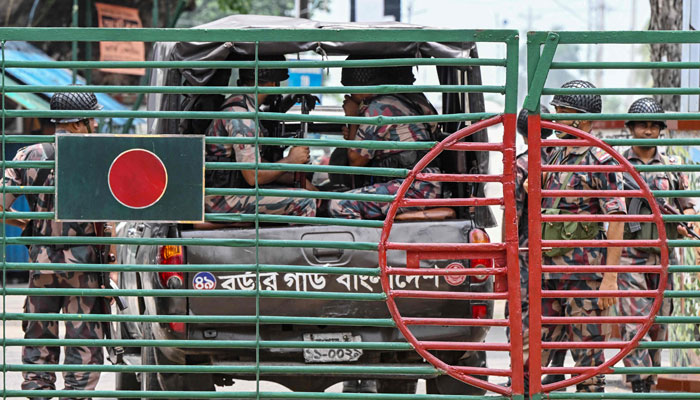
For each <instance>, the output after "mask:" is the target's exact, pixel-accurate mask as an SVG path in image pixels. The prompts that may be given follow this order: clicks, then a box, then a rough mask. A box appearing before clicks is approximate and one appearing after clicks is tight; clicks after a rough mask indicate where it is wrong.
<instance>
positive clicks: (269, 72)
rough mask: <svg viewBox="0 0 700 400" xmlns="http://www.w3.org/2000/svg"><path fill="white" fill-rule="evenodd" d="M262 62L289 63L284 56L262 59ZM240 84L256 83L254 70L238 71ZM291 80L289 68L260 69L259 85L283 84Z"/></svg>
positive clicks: (244, 69) (243, 69)
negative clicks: (266, 83)
mask: <svg viewBox="0 0 700 400" xmlns="http://www.w3.org/2000/svg"><path fill="white" fill-rule="evenodd" d="M260 61H287V59H286V58H285V57H284V56H267V57H260ZM238 79H239V84H240V82H241V81H243V82H253V81H255V69H254V68H241V69H240V70H239V71H238ZM287 79H289V72H288V71H287V68H258V83H263V82H282V81H286V80H287Z"/></svg>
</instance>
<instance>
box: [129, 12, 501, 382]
mask: <svg viewBox="0 0 700 400" xmlns="http://www.w3.org/2000/svg"><path fill="white" fill-rule="evenodd" d="M385 25H386V24H384V25H382V26H385ZM261 26H264V27H266V28H285V29H290V28H291V29H293V28H304V29H310V27H315V28H318V29H354V28H357V26H353V24H344V25H342V26H339V25H338V24H333V25H330V26H325V25H323V24H322V23H317V22H314V21H307V20H298V19H285V18H279V17H274V18H273V17H262V16H249V15H245V16H231V17H227V18H224V19H222V20H219V21H214V22H212V23H209V24H207V25H204V26H202V27H200V28H208V29H220V28H229V29H230V28H240V29H246V28H248V27H258V28H259V27H261ZM362 27H363V28H366V27H367V26H366V25H362ZM389 27H392V28H396V27H409V28H416V26H413V25H404V24H390V25H389ZM376 29H382V27H381V26H377V27H376ZM251 46H252V45H251V44H249V43H235V45H233V44H232V43H156V44H155V47H154V51H153V54H154V56H153V59H154V60H156V61H160V60H187V61H191V60H200V59H206V60H210V61H214V60H217V59H220V60H227V59H235V58H236V57H238V56H245V55H248V56H249V55H250V53H251V51H253V50H252V47H251ZM260 46H261V47H260V50H261V51H264V52H265V53H266V54H272V53H274V52H277V54H287V55H294V54H296V53H299V52H303V51H308V50H316V51H317V52H324V53H325V54H328V55H350V54H355V55H357V54H366V53H367V52H371V51H373V49H375V48H376V47H377V46H376V44H374V43H337V42H334V43H324V42H313V43H283V45H281V44H280V43H265V42H261V43H260ZM224 50H225V51H224ZM381 51H384V52H386V53H387V54H389V53H391V54H393V55H394V56H397V55H399V56H400V55H404V56H405V57H415V56H416V54H421V56H422V57H440V58H447V57H455V58H457V57H462V58H467V57H471V58H475V57H478V54H477V50H476V46H475V44H474V43H449V44H447V43H432V42H431V43H428V42H426V43H409V44H407V43H382V49H381ZM421 68H435V67H433V66H428V67H421ZM217 71H218V72H216V73H213V72H212V70H207V69H205V68H198V69H186V68H182V69H177V68H172V69H162V68H156V69H154V70H153V71H152V74H151V83H152V84H153V85H182V84H186V85H220V82H222V79H223V81H228V77H223V78H222V77H221V76H219V75H220V74H221V73H222V72H221V71H222V70H217ZM223 71H225V72H226V71H227V70H223ZM227 72H228V73H229V74H230V73H231V71H230V70H228V71H227ZM437 76H438V78H439V81H440V84H459V85H466V84H469V85H479V84H481V76H480V70H479V67H475V66H470V67H439V68H437ZM309 91H313V88H309ZM197 99H199V100H201V98H198V97H197V95H195V96H184V95H179V94H157V95H152V96H149V99H148V103H149V110H163V111H178V110H180V111H181V110H186V109H189V110H192V109H196V107H195V106H193V105H196V104H201V102H200V103H197V101H196V100H197ZM214 100H216V99H214ZM483 110H484V99H483V94H481V93H445V94H443V101H442V113H461V112H483ZM148 125H149V133H153V134H155V133H162V132H181V133H182V129H183V128H182V127H183V126H190V127H191V124H189V125H188V124H187V121H185V120H178V119H150V120H149V123H148ZM441 125H442V131H443V132H446V133H451V132H455V131H457V130H458V129H461V128H462V127H464V126H466V123H465V122H445V123H442V124H441ZM294 129H295V128H294V126H293V124H289V127H288V129H287V130H288V131H294ZM308 130H309V132H319V131H320V132H322V133H324V134H333V132H335V133H339V132H340V126H336V127H332V126H329V124H313V123H311V124H309V126H308ZM467 140H469V141H487V135H486V132H485V131H481V132H478V133H475V134H473V135H471V136H469V137H468V138H467ZM440 157H441V158H442V165H447V166H449V167H447V168H443V169H445V170H446V171H445V172H448V173H454V174H486V173H488V153H487V152H464V151H461V152H444V153H443V154H442V155H441V156H440ZM442 196H443V197H447V198H449V197H460V198H463V197H470V196H474V197H483V196H484V194H483V184H481V183H463V182H453V183H448V184H445V185H444V188H443V193H442ZM442 211H445V210H444V208H443V210H442ZM446 211H447V214H446V215H447V217H445V214H444V213H438V214H440V215H441V216H440V220H430V218H418V219H417V220H416V219H415V218H405V219H404V220H402V219H400V218H398V217H397V220H396V222H395V224H394V227H393V229H392V232H391V236H390V240H392V241H396V242H407V243H430V242H440V243H455V244H461V243H470V242H475V241H476V242H483V241H486V240H488V235H486V233H485V231H484V229H485V228H487V227H492V226H494V219H493V216H492V215H491V213H490V211H489V210H488V208H487V207H453V208H447V210H446ZM118 234H119V235H120V236H124V237H129V238H183V239H207V238H216V239H231V240H232V242H235V241H236V240H237V239H255V238H256V237H259V238H260V239H261V240H275V241H287V240H291V241H308V242H324V241H332V242H347V243H353V242H378V241H379V238H380V234H381V228H379V227H377V228H367V227H352V226H319V225H303V224H302V225H286V224H265V223H261V224H260V226H259V228H258V229H256V228H255V226H253V225H252V224H251V223H235V224H215V223H204V224H194V225H193V224H163V223H146V222H133V223H122V224H120V226H119V229H118ZM118 261H119V262H120V263H124V264H142V265H159V266H160V268H157V270H156V271H154V270H153V269H151V270H149V271H141V272H124V273H122V276H121V279H120V282H119V283H120V286H121V287H123V288H129V289H147V290H148V289H188V290H193V291H198V290H203V291H204V290H210V289H217V290H227V291H231V293H232V294H235V292H240V293H245V292H249V291H251V290H255V282H256V278H258V276H259V282H260V286H261V287H260V290H261V292H262V293H264V294H266V295H265V296H261V297H260V298H259V299H256V298H255V296H252V297H245V296H235V295H234V297H228V296H227V297H210V296H196V295H193V296H188V297H176V296H173V297H165V296H164V297H149V296H143V297H130V298H128V301H129V307H128V308H127V309H126V310H125V311H123V312H124V313H131V314H137V315H149V316H177V315H182V316H212V317H213V318H212V319H211V321H210V322H187V323H183V322H177V321H174V322H140V323H138V322H123V323H122V324H121V325H120V329H118V330H117V332H118V333H119V334H120V335H121V336H122V337H123V338H132V339H159V340H183V339H189V340H210V341H222V340H225V341H256V340H258V339H259V340H261V341H300V342H301V341H339V342H347V341H357V342H386V343H398V342H404V341H405V339H404V337H403V336H402V334H401V333H400V332H399V330H398V329H396V327H394V326H391V325H387V324H384V323H378V324H377V326H371V325H372V324H361V325H357V326H356V325H352V324H338V325H330V324H327V323H323V324H321V323H317V322H316V323H315V322H314V318H339V319H368V320H374V319H381V320H386V319H388V318H391V316H390V313H389V311H388V309H387V306H386V304H385V302H384V301H382V300H381V299H380V298H379V297H377V298H376V301H371V300H355V299H353V298H347V299H343V298H324V297H323V296H318V297H315V298H313V299H309V298H306V299H298V298H287V297H278V296H275V295H274V293H275V292H279V293H281V292H287V293H288V292H305V293H318V294H323V293H334V294H343V293H347V294H353V293H375V294H378V295H379V294H381V293H383V291H382V287H381V285H380V280H379V277H378V276H376V274H374V275H372V274H362V272H363V270H365V271H367V270H368V269H374V270H376V269H377V266H378V255H377V252H376V251H371V250H363V249H359V250H358V249H336V248H325V247H324V246H319V247H314V246H308V247H302V248H299V247H261V248H259V250H258V251H256V248H255V247H228V246H200V245H189V246H179V245H167V246H153V245H125V246H120V248H119V251H118ZM493 262H494V261H493V260H492V259H481V260H479V259H466V260H430V259H425V260H421V261H420V268H446V267H448V266H449V265H450V264H454V263H458V265H460V266H462V267H465V268H470V267H488V266H492V265H493ZM230 264H236V265H250V266H253V267H255V265H256V264H257V265H259V266H260V269H259V270H258V271H257V272H256V271H255V270H254V269H253V270H252V271H251V270H250V268H248V269H247V270H246V269H245V268H231V269H230V270H226V269H225V268H224V269H223V270H222V268H221V266H225V265H230ZM387 264H388V265H390V266H392V267H399V268H400V267H405V266H406V265H407V260H406V254H405V252H402V251H390V252H388V259H387ZM175 265H193V266H198V268H193V270H190V271H184V272H183V271H177V270H169V269H168V266H171V267H172V266H175ZM294 266H315V267H321V268H328V271H329V272H328V273H324V272H323V271H319V272H314V273H308V272H299V271H298V270H295V268H294ZM195 269H196V270H195ZM337 271H341V272H337ZM390 284H391V285H392V286H395V287H399V288H404V289H407V290H429V291H453V292H454V291H459V292H491V291H493V285H494V283H493V277H491V276H488V275H484V276H480V275H470V276H430V277H428V276H421V277H416V276H398V275H396V276H392V277H391V282H390ZM341 297H342V296H341ZM397 303H398V305H399V307H400V308H401V310H402V313H405V314H406V315H408V316H410V317H418V318H420V317H445V318H491V317H492V314H493V301H488V300H467V301H465V300H461V301H455V300H448V299H435V300H429V301H426V300H425V299H399V300H398V301H397ZM256 315H260V316H263V317H261V318H262V319H261V323H260V325H256V323H255V316H256ZM217 316H225V317H236V316H239V317H241V319H239V320H237V321H235V323H234V322H231V320H229V322H220V321H216V318H215V317H217ZM245 317H249V318H248V320H246V319H245ZM280 317H303V318H308V321H309V322H308V323H307V324H300V323H294V324H291V323H284V322H275V318H280ZM278 320H279V321H283V318H282V319H278ZM164 321H167V319H165V320H164ZM367 325H370V326H367ZM411 332H413V334H414V335H415V336H416V337H417V338H418V339H420V340H425V341H437V340H441V341H464V342H480V341H483V340H484V338H485V336H486V334H487V332H488V327H485V326H414V327H412V328H411ZM125 351H126V353H125V356H124V360H125V361H126V362H127V363H132V364H139V363H141V364H144V365H156V364H157V365H188V366H192V365H202V366H208V365H228V366H240V367H241V368H240V369H239V370H240V371H241V372H231V373H218V372H217V373H212V374H207V373H192V374H190V373H165V372H161V373H140V374H138V376H137V375H135V374H128V373H120V374H118V378H117V388H118V389H120V390H134V389H136V390H138V389H142V390H169V391H172V390H176V391H181V390H214V387H215V385H218V386H225V385H231V384H233V383H234V380H255V379H256V373H255V371H254V370H251V369H250V368H248V369H246V368H244V367H254V366H255V365H256V363H259V364H260V365H261V366H265V365H268V366H272V365H285V366H304V365H317V366H323V367H327V368H325V369H317V370H315V371H317V372H314V373H313V374H311V373H305V374H290V373H287V372H280V373H265V374H264V375H263V376H261V377H260V379H262V380H268V381H274V382H277V383H279V384H282V385H284V386H286V387H287V388H289V389H291V390H295V391H323V390H324V389H326V388H328V387H329V386H330V385H333V384H335V383H337V382H341V381H346V380H348V379H376V380H377V386H378V391H379V392H385V393H411V392H415V383H416V381H417V379H419V378H423V379H426V380H427V390H428V392H429V393H442V394H480V393H484V391H483V390H482V389H479V388H476V387H474V386H469V385H466V384H463V383H461V382H459V381H457V380H455V379H453V378H451V377H449V376H438V375H435V374H429V373H426V374H423V375H402V374H400V373H397V374H390V375H386V374H376V373H373V372H371V371H370V372H362V373H357V374H352V375H349V374H337V373H334V371H333V369H334V367H337V366H343V365H355V366H362V365H366V366H404V367H405V366H429V364H427V363H426V362H425V361H424V360H423V359H422V357H421V356H420V355H419V354H418V353H416V352H415V351H413V350H411V349H406V350H404V351H396V350H382V349H377V350H374V349H364V350H363V349H345V348H344V349H325V348H324V349H318V348H269V347H264V348H261V349H260V350H259V352H258V351H256V349H250V348H237V347H221V346H218V347H217V346H212V347H211V348H205V347H196V348H192V347H190V348H188V347H185V346H183V347H175V346H168V347H165V346H162V347H132V348H126V349H125ZM433 353H435V354H440V357H442V359H444V360H446V361H447V362H449V363H450V364H452V365H465V366H474V367H484V366H486V356H485V352H483V351H467V352H464V351H435V352H433ZM484 379H485V378H484Z"/></svg>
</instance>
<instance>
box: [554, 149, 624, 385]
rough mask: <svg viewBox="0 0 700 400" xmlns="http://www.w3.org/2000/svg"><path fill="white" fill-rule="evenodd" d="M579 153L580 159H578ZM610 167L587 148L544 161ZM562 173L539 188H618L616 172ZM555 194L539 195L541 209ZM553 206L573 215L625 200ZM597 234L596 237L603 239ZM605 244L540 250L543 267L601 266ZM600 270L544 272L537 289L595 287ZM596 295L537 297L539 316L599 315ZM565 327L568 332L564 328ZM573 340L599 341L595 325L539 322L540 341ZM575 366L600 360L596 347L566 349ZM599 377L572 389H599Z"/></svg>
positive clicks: (613, 207)
mask: <svg viewBox="0 0 700 400" xmlns="http://www.w3.org/2000/svg"><path fill="white" fill-rule="evenodd" d="M579 157H582V158H581V159H580V161H579ZM577 161H578V164H580V165H612V164H615V163H616V162H615V161H614V159H612V157H610V155H608V154H606V153H604V152H602V151H600V150H597V149H594V148H588V147H570V148H563V149H561V150H560V151H558V152H556V153H555V154H554V155H553V156H552V160H551V162H550V164H566V165H572V164H576V163H577ZM568 175H569V173H567V172H554V173H550V174H545V176H544V178H543V181H544V183H543V188H544V189H545V190H557V189H568V190H622V189H623V181H622V177H621V174H618V173H605V172H594V173H590V172H574V173H572V174H571V175H570V178H569V181H568V182H564V180H565V179H566V177H567V176H568ZM555 200H556V199H555V198H551V197H548V198H543V199H542V207H543V208H552V207H553V205H554V202H555ZM558 209H560V210H565V211H568V212H571V213H575V214H601V213H605V214H612V213H625V212H626V206H625V202H624V200H623V199H621V198H595V197H592V198H571V197H564V198H562V199H561V200H560V202H559V205H558ZM604 238H605V233H604V232H600V233H599V234H598V239H599V240H600V239H604ZM606 253H607V251H606V249H605V248H593V247H585V248H573V249H571V250H570V251H569V252H568V253H567V254H564V255H562V256H557V257H548V256H547V255H544V254H543V257H542V258H543V259H542V264H543V265H602V264H603V263H605V261H606ZM602 279H603V277H602V274H601V273H568V272H567V273H546V274H544V282H543V290H591V291H595V290H598V288H599V287H600V284H601V282H602ZM601 312H602V310H601V309H600V308H599V306H598V298H596V297H595V296H592V297H590V298H546V299H543V300H542V316H568V317H593V316H599V315H601ZM567 331H568V332H567ZM567 334H568V336H569V337H570V338H571V340H572V341H575V342H585V341H600V342H602V341H604V340H605V337H604V335H603V332H602V329H601V326H600V324H571V325H543V326H542V341H543V342H552V341H555V342H556V341H562V340H566V339H565V335H567ZM550 353H551V350H542V361H543V363H546V362H548V360H549V359H550ZM571 354H572V355H573V358H574V361H575V362H576V366H592V365H600V364H602V363H603V361H604V360H605V358H604V354H603V350H602V349H571ZM604 386H605V377H604V376H600V375H599V376H595V377H593V378H590V379H588V380H586V381H584V382H582V383H580V384H578V385H577V390H578V391H584V392H585V391H602V390H603V388H604Z"/></svg>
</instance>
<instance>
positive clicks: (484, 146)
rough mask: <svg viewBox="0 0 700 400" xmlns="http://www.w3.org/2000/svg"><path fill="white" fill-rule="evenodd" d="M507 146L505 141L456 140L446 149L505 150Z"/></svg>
mask: <svg viewBox="0 0 700 400" xmlns="http://www.w3.org/2000/svg"><path fill="white" fill-rule="evenodd" d="M504 149H505V146H504V145H503V143H484V142H456V143H453V144H450V145H448V146H445V150H453V151H501V152H502V151H503V150H504Z"/></svg>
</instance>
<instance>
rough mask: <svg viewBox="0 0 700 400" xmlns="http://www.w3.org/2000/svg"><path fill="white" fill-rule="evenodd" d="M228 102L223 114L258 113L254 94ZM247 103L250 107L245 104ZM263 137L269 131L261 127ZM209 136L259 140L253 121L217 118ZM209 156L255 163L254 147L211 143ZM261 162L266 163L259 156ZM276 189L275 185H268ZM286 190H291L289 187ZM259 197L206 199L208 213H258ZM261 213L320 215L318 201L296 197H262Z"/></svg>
mask: <svg viewBox="0 0 700 400" xmlns="http://www.w3.org/2000/svg"><path fill="white" fill-rule="evenodd" d="M227 102H229V104H230V105H229V106H228V107H226V108H224V109H223V110H222V111H227V112H250V111H252V110H255V103H254V99H253V97H252V96H251V95H242V94H239V95H233V96H232V97H230V98H229V99H228V100H227ZM243 104H245V105H246V107H243V106H242V105H243ZM259 132H260V134H259V136H265V130H264V129H263V127H262V126H260V127H259ZM206 135H207V136H224V137H228V136H231V137H249V138H254V137H255V121H254V120H252V119H227V120H224V119H217V120H214V121H213V122H212V124H211V125H210V126H209V129H208V130H207V132H206ZM206 154H207V156H216V157H228V158H234V157H232V156H234V155H235V160H236V162H241V163H255V161H256V157H255V145H254V144H237V145H232V144H210V145H207V147H206ZM257 161H258V162H263V160H262V157H261V156H260V155H259V154H258V160H257ZM266 187H267V188H272V187H273V186H271V185H270V186H266ZM284 189H290V188H287V187H285V188H284ZM255 201H256V197H255V196H243V195H228V196H206V197H205V210H206V212H208V213H241V214H254V213H255ZM258 204H259V206H258V209H259V212H260V213H261V214H278V215H297V216H304V217H314V216H316V201H315V200H314V199H304V198H293V197H260V198H259V202H258Z"/></svg>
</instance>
